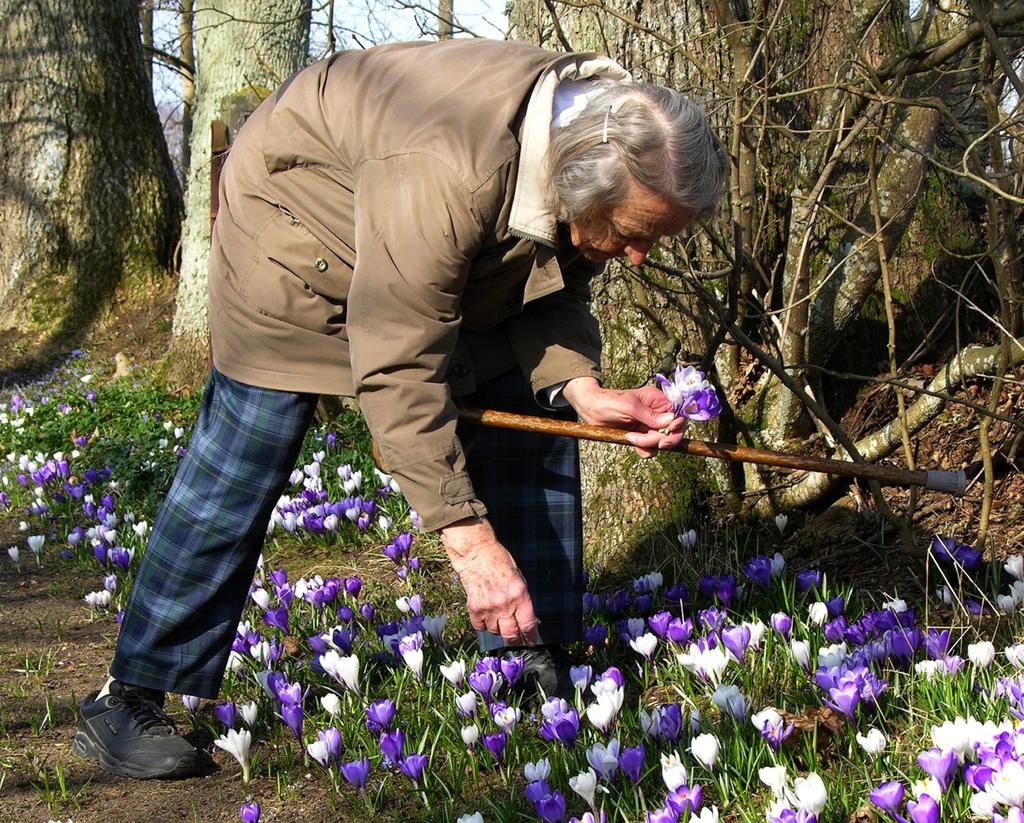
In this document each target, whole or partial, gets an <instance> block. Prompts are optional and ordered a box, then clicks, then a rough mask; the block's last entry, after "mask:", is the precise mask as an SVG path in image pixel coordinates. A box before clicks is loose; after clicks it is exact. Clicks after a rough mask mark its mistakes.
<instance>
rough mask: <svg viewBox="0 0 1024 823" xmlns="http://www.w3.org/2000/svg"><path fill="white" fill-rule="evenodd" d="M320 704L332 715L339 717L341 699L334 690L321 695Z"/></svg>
mask: <svg viewBox="0 0 1024 823" xmlns="http://www.w3.org/2000/svg"><path fill="white" fill-rule="evenodd" d="M320 705H321V706H323V707H324V711H325V712H327V713H328V714H329V715H330V716H331V717H337V716H338V715H339V714H341V700H340V699H339V698H338V695H336V694H335V693H334V692H327V694H325V695H324V696H323V697H321V698H320Z"/></svg>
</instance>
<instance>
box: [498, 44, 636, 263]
mask: <svg viewBox="0 0 1024 823" xmlns="http://www.w3.org/2000/svg"><path fill="white" fill-rule="evenodd" d="M588 77H611V78H613V79H615V80H621V81H623V82H629V81H631V80H632V77H631V76H630V74H629V72H628V71H626V70H625V69H624V68H622V67H621V66H619V65H618V64H617V63H614V62H613V61H611V60H609V59H608V58H607V57H601V56H599V55H596V54H574V55H569V56H568V57H565V58H564V59H562V60H559V61H558V62H556V63H554V64H553V65H552V66H550V67H549V68H547V69H546V70H545V71H544V73H543V74H542V75H541V76H540V78H539V79H538V80H537V82H536V84H535V85H534V87H533V92H532V93H531V95H530V102H529V103H527V105H526V116H525V117H524V118H523V128H522V147H521V149H520V151H519V171H518V173H517V175H516V190H515V194H514V195H513V198H512V210H511V212H510V214H509V226H508V227H509V231H510V232H512V234H516V235H519V236H520V237H526V238H529V239H530V240H535V241H537V242H538V243H543V244H545V245H547V246H555V245H556V244H557V236H558V228H557V221H556V218H555V211H554V209H553V208H552V206H551V203H550V201H549V194H548V192H549V185H548V183H549V178H548V170H547V151H548V146H549V145H550V143H551V112H552V107H553V104H554V98H555V88H556V87H557V86H558V84H559V83H560V82H561V81H563V80H584V79H586V78H588Z"/></svg>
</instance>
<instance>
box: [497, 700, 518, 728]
mask: <svg viewBox="0 0 1024 823" xmlns="http://www.w3.org/2000/svg"><path fill="white" fill-rule="evenodd" d="M522 716H523V712H522V710H521V709H518V708H516V707H515V706H506V707H505V708H504V709H498V711H496V712H495V713H494V717H493V719H494V723H495V725H496V726H497V727H498V728H500V729H501V730H502V731H505V732H507V731H509V730H510V729H511V728H512V727H513V726H514V725H515V724H516V723H518V722H519V718H521V717H522Z"/></svg>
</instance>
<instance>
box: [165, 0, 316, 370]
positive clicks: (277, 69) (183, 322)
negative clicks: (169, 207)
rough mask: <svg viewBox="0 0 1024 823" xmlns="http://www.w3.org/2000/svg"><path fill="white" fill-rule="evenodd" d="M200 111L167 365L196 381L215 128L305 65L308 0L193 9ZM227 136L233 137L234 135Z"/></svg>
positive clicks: (235, 120) (246, 1)
mask: <svg viewBox="0 0 1024 823" xmlns="http://www.w3.org/2000/svg"><path fill="white" fill-rule="evenodd" d="M191 17H192V25H193V32H194V51H195V63H196V71H195V105H194V109H193V117H192V135H191V137H192V139H191V142H190V154H189V157H190V162H189V168H188V182H187V186H186V203H185V207H186V218H185V223H184V228H183V232H182V259H181V279H180V282H179V286H178V296H177V301H176V304H175V314H174V330H173V337H172V343H171V352H170V358H169V362H171V363H172V364H173V367H172V372H173V373H175V374H176V375H177V376H178V377H179V378H180V379H182V380H186V381H194V380H195V379H196V378H197V377H199V375H200V374H201V373H202V372H203V371H204V370H205V368H206V363H207V315H206V303H207V289H206V267H207V260H208V252H209V247H210V124H211V123H212V122H213V121H214V120H224V121H225V122H227V123H228V124H229V126H230V127H231V128H232V129H237V127H238V126H240V125H241V124H242V123H243V122H244V117H245V112H246V111H251V110H252V109H254V108H255V107H256V106H257V105H258V104H259V102H260V100H262V99H263V98H264V97H265V96H266V95H267V94H269V93H270V92H272V91H273V90H274V89H275V88H277V86H279V85H280V84H281V83H282V82H284V81H285V80H286V79H287V78H288V77H289V76H291V74H292V73H294V72H295V71H297V70H298V69H299V68H301V67H303V66H304V65H305V64H306V62H307V60H308V45H309V19H310V4H309V0H214V2H202V1H201V0H195V2H194V3H193V4H192V14H191ZM229 137H230V135H229Z"/></svg>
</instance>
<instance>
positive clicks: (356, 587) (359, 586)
mask: <svg viewBox="0 0 1024 823" xmlns="http://www.w3.org/2000/svg"><path fill="white" fill-rule="evenodd" d="M362 590H363V581H362V580H360V579H359V578H358V577H356V576H354V575H353V576H352V577H346V578H345V591H346V592H348V594H349V595H350V596H351V597H359V592H361V591H362Z"/></svg>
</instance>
